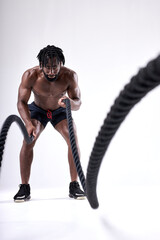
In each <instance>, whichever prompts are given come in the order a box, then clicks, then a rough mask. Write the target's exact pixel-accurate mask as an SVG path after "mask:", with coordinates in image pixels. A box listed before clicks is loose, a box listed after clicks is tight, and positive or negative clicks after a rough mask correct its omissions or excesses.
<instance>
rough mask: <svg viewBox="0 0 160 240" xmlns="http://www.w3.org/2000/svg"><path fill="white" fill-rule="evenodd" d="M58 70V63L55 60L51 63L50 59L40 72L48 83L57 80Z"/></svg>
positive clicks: (59, 66) (59, 65) (59, 64)
mask: <svg viewBox="0 0 160 240" xmlns="http://www.w3.org/2000/svg"><path fill="white" fill-rule="evenodd" d="M60 68H61V63H60V62H58V60H57V59H56V58H53V61H51V59H48V63H47V64H46V66H45V67H43V68H42V70H43V73H44V76H45V78H46V79H47V80H48V81H49V82H54V81H55V80H56V79H57V78H58V75H59V71H60Z"/></svg>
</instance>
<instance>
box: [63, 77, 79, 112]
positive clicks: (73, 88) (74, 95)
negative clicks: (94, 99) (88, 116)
mask: <svg viewBox="0 0 160 240" xmlns="http://www.w3.org/2000/svg"><path fill="white" fill-rule="evenodd" d="M69 83H70V84H69V86H68V89H67V94H68V97H69V99H70V103H71V110H73V111H76V110H79V108H80V106H81V93H80V89H79V86H78V77H77V74H76V73H75V72H73V73H71V76H70V79H69ZM65 98H66V97H65V96H64V97H62V98H60V99H59V101H58V103H59V105H60V106H61V107H66V106H65V103H63V101H62V100H63V99H65Z"/></svg>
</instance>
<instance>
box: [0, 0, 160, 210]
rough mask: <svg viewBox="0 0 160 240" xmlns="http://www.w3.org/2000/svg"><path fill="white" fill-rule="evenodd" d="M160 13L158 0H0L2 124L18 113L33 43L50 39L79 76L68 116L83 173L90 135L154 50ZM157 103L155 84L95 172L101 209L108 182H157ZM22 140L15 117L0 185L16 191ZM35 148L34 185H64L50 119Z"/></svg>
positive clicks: (60, 147)
mask: <svg viewBox="0 0 160 240" xmlns="http://www.w3.org/2000/svg"><path fill="white" fill-rule="evenodd" d="M159 13H160V2H159V0H112V1H111V0H81V1H78V0H45V1H44V0H28V1H24V0H1V2H0V29H1V37H0V76H1V78H0V109H1V111H0V124H1V125H2V123H3V121H4V120H5V118H6V117H7V116H8V115H10V114H18V112H17V107H16V103H17V91H18V86H19V84H20V81H21V76H22V74H23V72H24V71H25V70H26V69H28V68H31V67H33V66H36V65H38V61H37V59H36V56H37V54H38V52H39V50H40V49H42V48H43V47H45V46H47V45H48V44H50V45H52V44H53V45H56V46H58V47H60V48H62V49H63V51H64V55H65V58H66V67H69V68H71V69H73V70H74V71H76V72H77V74H78V76H79V86H80V89H81V93H82V106H81V109H80V110H79V111H77V112H74V113H73V117H74V119H75V121H76V125H77V130H78V137H79V144H80V149H81V162H82V166H83V169H84V173H85V175H86V169H87V165H88V161H89V156H90V153H91V149H92V146H93V143H94V141H95V137H96V136H97V134H98V131H99V129H100V126H101V125H102V123H103V120H104V118H105V116H106V114H107V113H108V112H109V109H110V107H111V105H112V104H113V101H114V99H115V98H116V97H117V96H118V94H119V92H120V90H121V89H123V87H124V85H125V84H126V83H128V82H129V80H130V78H131V77H132V76H133V75H135V74H136V73H137V72H138V70H139V68H140V67H143V66H145V65H146V64H147V62H148V61H149V60H151V59H153V58H155V57H157V55H158V54H159V52H160V46H159V44H160V30H159V29H160V15H159ZM32 100H33V96H32V97H31V99H30V102H31V101H32ZM159 103H160V88H159V87H157V88H156V89H155V90H153V91H151V92H150V93H149V94H148V95H147V96H146V97H145V98H144V99H142V101H141V102H140V103H139V104H137V105H136V106H135V107H134V108H133V109H132V111H131V112H130V114H129V115H128V116H127V118H126V120H125V121H124V122H123V124H122V126H121V127H120V129H119V130H118V132H117V133H116V135H115V137H114V139H113V141H112V142H111V144H110V147H109V149H108V151H107V153H106V155H105V157H104V160H103V163H102V167H101V169H100V173H99V178H98V195H99V198H100V202H103V203H102V205H101V208H102V209H104V211H105V209H106V208H107V206H106V205H105V204H104V200H103V199H104V194H107V191H109V190H108V189H112V188H114V187H116V188H119V187H122V188H123V187H128V188H129V189H130V188H132V187H133V188H135V187H137V188H138V187H144V188H145V189H146V188H149V189H151V191H152V190H153V189H152V188H155V187H156V186H159V185H160V174H159V172H160V152H159V140H160V136H159V135H160V134H159V133H160V125H159V122H160V108H159ZM21 144H22V134H21V132H20V130H19V129H18V126H17V125H16V124H13V125H12V127H11V129H10V131H9V134H8V138H7V143H6V148H5V153H4V158H3V162H2V163H3V165H2V170H1V178H0V189H2V190H6V189H7V190H14V191H15V192H16V191H17V186H18V184H19V183H20V174H19V151H20V148H21ZM34 153H35V154H34V162H33V165H32V173H31V179H30V184H31V186H32V189H36V188H48V187H49V188H52V189H54V188H63V187H65V188H66V189H67V191H68V184H69V182H70V175H69V169H68V163H67V147H66V144H65V142H64V140H63V139H62V138H61V136H60V135H59V134H58V133H57V132H56V131H55V130H54V129H53V128H52V126H51V125H50V124H48V126H47V128H46V129H45V131H44V132H43V133H42V135H41V137H40V139H39V141H38V142H37V145H36V147H35V151H34ZM158 189H159V188H158ZM152 204H153V202H151V205H152ZM149 208H150V206H149Z"/></svg>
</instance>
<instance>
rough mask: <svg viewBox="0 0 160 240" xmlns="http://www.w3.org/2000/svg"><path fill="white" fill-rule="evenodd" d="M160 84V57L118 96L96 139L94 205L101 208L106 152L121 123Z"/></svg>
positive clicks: (90, 183)
mask: <svg viewBox="0 0 160 240" xmlns="http://www.w3.org/2000/svg"><path fill="white" fill-rule="evenodd" d="M159 84H160V56H158V57H157V58H156V59H154V60H152V61H150V62H149V63H148V64H147V66H146V67H144V68H142V69H140V70H139V72H138V74H137V75H135V76H133V77H132V78H131V80H130V82H129V83H128V84H127V85H125V87H124V89H123V90H122V91H121V92H120V94H119V96H118V97H117V98H116V100H115V102H114V104H113V105H112V106H111V109H110V111H109V113H108V114H107V116H106V118H105V120H104V123H103V126H102V127H101V129H100V131H99V133H98V136H97V138H96V140H95V143H94V146H93V149H92V152H91V155H90V159H89V164H88V167H87V177H86V192H87V198H88V201H89V203H90V205H91V207H92V208H98V206H99V203H98V199H97V193H96V186H97V177H98V173H99V168H100V165H101V162H102V159H103V157H104V154H105V152H106V150H107V148H108V146H109V144H110V142H111V140H112V138H113V136H114V134H115V133H116V131H117V130H118V128H119V127H120V125H121V123H122V122H123V120H124V119H125V117H126V116H127V114H128V113H129V111H130V110H131V109H132V108H133V106H134V105H135V104H136V103H138V102H139V101H140V100H141V99H142V98H143V97H144V96H145V95H146V94H147V93H148V92H149V91H151V90H152V89H153V88H155V87H156V86H158V85H159Z"/></svg>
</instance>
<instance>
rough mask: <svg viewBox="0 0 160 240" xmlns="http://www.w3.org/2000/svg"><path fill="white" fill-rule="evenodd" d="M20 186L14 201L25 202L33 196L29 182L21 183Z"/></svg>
mask: <svg viewBox="0 0 160 240" xmlns="http://www.w3.org/2000/svg"><path fill="white" fill-rule="evenodd" d="M19 187H20V188H19V191H18V192H17V194H16V195H15V196H14V198H13V199H14V201H15V202H24V201H27V200H29V199H30V198H31V196H30V186H29V184H20V185H19Z"/></svg>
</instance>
